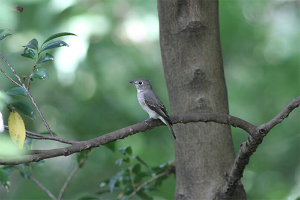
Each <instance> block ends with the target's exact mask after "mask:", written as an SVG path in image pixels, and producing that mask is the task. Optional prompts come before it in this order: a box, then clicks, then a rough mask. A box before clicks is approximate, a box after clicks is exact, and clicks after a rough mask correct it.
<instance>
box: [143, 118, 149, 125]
mask: <svg viewBox="0 0 300 200" xmlns="http://www.w3.org/2000/svg"><path fill="white" fill-rule="evenodd" d="M149 119H151V117H149V118H148V119H145V120H144V121H143V122H145V124H147V126H149V124H148V123H147V120H149Z"/></svg>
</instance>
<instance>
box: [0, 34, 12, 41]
mask: <svg viewBox="0 0 300 200" xmlns="http://www.w3.org/2000/svg"><path fill="white" fill-rule="evenodd" d="M10 35H11V34H10V33H3V34H1V35H0V41H1V40H3V39H4V38H6V37H7V36H10Z"/></svg>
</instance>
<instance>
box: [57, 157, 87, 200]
mask: <svg viewBox="0 0 300 200" xmlns="http://www.w3.org/2000/svg"><path fill="white" fill-rule="evenodd" d="M90 154H91V152H90V153H89V154H88V155H87V156H86V157H84V158H82V159H81V160H80V162H79V164H78V165H77V166H76V167H75V169H73V171H72V172H71V174H70V175H69V177H68V178H67V180H66V182H65V184H64V185H63V187H62V188H61V190H60V192H59V195H58V198H57V200H61V198H62V196H63V194H64V192H65V190H66V188H67V186H68V184H69V182H70V181H71V179H72V178H73V176H74V175H75V173H76V172H77V171H78V170H79V169H80V168H81V167H82V165H83V163H84V162H85V161H86V159H87V158H88V157H89V155H90Z"/></svg>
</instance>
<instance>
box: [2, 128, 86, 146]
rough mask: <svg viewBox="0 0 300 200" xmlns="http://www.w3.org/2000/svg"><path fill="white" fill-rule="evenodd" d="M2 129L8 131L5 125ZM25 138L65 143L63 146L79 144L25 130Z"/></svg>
mask: <svg viewBox="0 0 300 200" xmlns="http://www.w3.org/2000/svg"><path fill="white" fill-rule="evenodd" d="M4 128H5V129H6V130H9V127H8V126H7V125H4ZM26 136H27V137H29V138H32V139H36V140H53V141H57V142H61V143H65V144H77V143H80V142H78V141H72V140H65V139H62V138H59V137H55V136H47V135H42V134H39V133H34V132H31V131H27V130H26Z"/></svg>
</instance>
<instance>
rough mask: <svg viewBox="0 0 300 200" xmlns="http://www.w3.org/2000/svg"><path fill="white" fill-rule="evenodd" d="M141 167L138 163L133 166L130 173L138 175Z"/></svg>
mask: <svg viewBox="0 0 300 200" xmlns="http://www.w3.org/2000/svg"><path fill="white" fill-rule="evenodd" d="M141 168H142V167H141V165H140V164H139V163H137V164H135V165H134V166H133V168H132V172H133V173H135V174H138V173H140V172H141Z"/></svg>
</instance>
